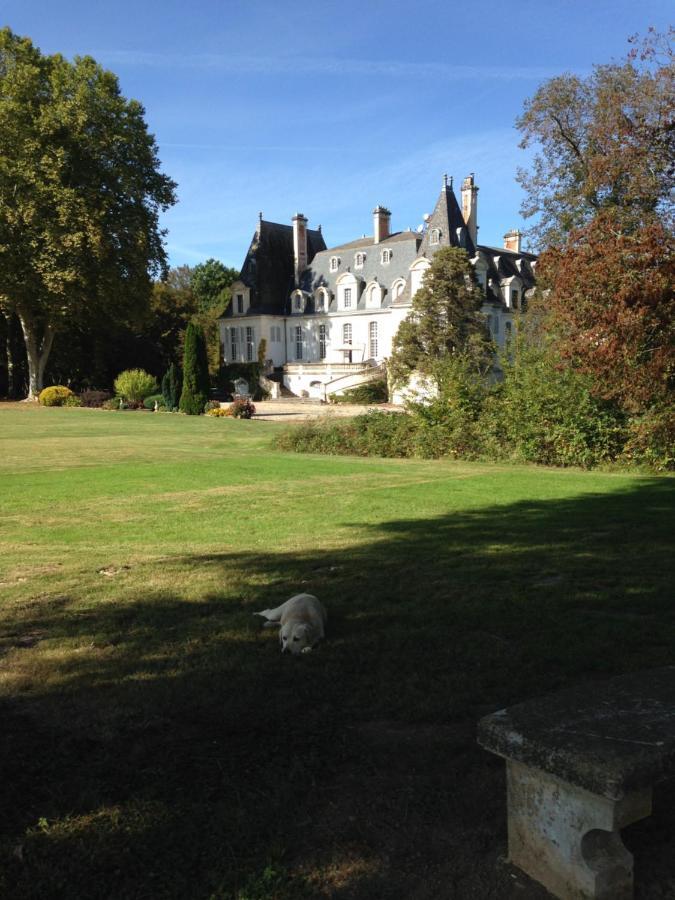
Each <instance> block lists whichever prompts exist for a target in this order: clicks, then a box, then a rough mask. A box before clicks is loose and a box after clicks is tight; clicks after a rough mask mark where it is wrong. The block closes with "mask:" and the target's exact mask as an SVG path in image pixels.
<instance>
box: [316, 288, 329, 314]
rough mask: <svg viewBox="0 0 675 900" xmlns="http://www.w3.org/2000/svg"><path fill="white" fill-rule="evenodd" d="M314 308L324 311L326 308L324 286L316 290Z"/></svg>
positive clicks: (326, 293)
mask: <svg viewBox="0 0 675 900" xmlns="http://www.w3.org/2000/svg"><path fill="white" fill-rule="evenodd" d="M316 309H317V312H325V311H326V310H327V309H328V291H327V290H326V289H325V288H319V290H318V291H317V292H316Z"/></svg>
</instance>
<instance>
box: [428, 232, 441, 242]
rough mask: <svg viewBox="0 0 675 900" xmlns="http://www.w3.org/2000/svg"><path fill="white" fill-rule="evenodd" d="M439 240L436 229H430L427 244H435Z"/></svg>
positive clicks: (439, 236)
mask: <svg viewBox="0 0 675 900" xmlns="http://www.w3.org/2000/svg"><path fill="white" fill-rule="evenodd" d="M440 239H441V232H440V231H439V230H438V228H432V229H431V234H430V235H429V243H430V244H437V243H438V242H439V241H440Z"/></svg>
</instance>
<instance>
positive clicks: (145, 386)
mask: <svg viewBox="0 0 675 900" xmlns="http://www.w3.org/2000/svg"><path fill="white" fill-rule="evenodd" d="M156 392H157V382H156V381H155V379H154V378H153V376H152V375H149V374H148V373H147V372H144V371H143V369H127V370H126V372H121V373H120V374H119V375H118V376H117V378H116V379H115V393H116V394H117V395H118V396H119V397H122V398H124V400H126V401H127V402H128V403H130V404H132V405H140V404H142V403H143V401H144V400H145V398H146V397H147V396H148V395H150V394H154V393H156Z"/></svg>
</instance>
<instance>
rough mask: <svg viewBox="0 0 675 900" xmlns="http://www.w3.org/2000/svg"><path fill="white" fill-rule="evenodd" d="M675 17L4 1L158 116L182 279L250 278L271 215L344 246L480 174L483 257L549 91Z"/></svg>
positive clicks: (468, 8) (253, 2) (556, 3)
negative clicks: (223, 274)
mask: <svg viewBox="0 0 675 900" xmlns="http://www.w3.org/2000/svg"><path fill="white" fill-rule="evenodd" d="M671 10H672V5H671V3H669V2H665V0H642V2H641V3H639V4H636V3H634V2H632V0H631V2H627V0H613V2H609V0H538V2H535V0H512V2H510V3H509V2H504V0H501V2H492V0H490V2H488V0H483V2H481V0H478V2H473V3H463V4H458V3H456V2H452V0H445V2H439V0H427V2H422V0H417V2H415V3H412V2H407V3H403V2H399V0H387V2H385V0H361V2H353V0H342V2H339V3H338V2H333V0H323V2H322V0H317V2H315V3H313V4H312V3H308V2H307V0H236V2H235V0H226V2H225V0H220V2H217V0H193V2H192V3H191V4H188V3H187V2H185V0H135V2H131V0H116V2H115V3H105V4H104V3H97V2H92V0H59V2H54V0H41V2H39V0H0V13H2V16H1V19H2V24H6V25H9V26H10V27H11V28H12V29H13V30H14V31H16V32H17V33H20V34H25V35H28V36H30V37H31V38H32V39H33V41H34V42H35V43H36V44H37V45H38V46H39V47H40V48H41V49H42V51H43V52H46V53H53V52H57V51H58V52H61V53H63V54H64V55H66V56H68V57H72V56H74V55H76V54H79V55H83V54H90V55H92V56H94V57H95V58H96V59H97V60H98V61H99V62H101V63H102V64H103V65H105V66H106V67H107V68H110V69H112V70H113V71H115V72H116V73H117V74H118V75H119V77H120V81H121V87H122V91H123V93H124V94H125V95H126V96H127V97H135V98H137V99H138V100H140V101H141V102H142V103H143V105H144V106H145V108H146V111H147V121H148V124H149V127H150V129H151V131H152V132H153V133H154V134H155V136H156V138H157V141H158V144H159V148H160V156H161V159H162V164H163V168H164V170H165V171H166V172H167V173H168V174H170V175H171V176H172V177H173V178H174V179H175V180H176V181H177V182H178V185H179V188H178V193H179V203H178V204H177V206H176V207H174V208H173V209H172V210H171V211H170V212H169V213H168V214H167V215H166V216H165V217H164V226H165V227H166V228H167V229H168V237H167V248H168V251H169V256H170V260H171V263H172V264H173V265H180V264H183V263H187V264H189V265H194V264H196V263H198V262H200V261H203V260H204V259H206V258H208V257H210V256H213V257H216V258H217V259H221V260H222V261H223V262H224V263H226V264H227V265H233V266H235V267H239V266H240V265H241V262H242V260H243V257H244V254H245V252H246V249H247V247H248V244H249V241H250V239H251V235H252V233H253V231H254V228H255V224H256V220H257V216H258V211H260V210H261V211H262V212H263V214H264V217H265V218H266V219H271V220H273V221H278V222H288V223H290V220H291V217H292V215H293V214H294V213H295V212H297V211H300V212H303V213H304V214H305V215H306V216H307V217H308V218H309V220H310V227H316V226H317V225H318V224H319V223H321V224H322V226H323V231H324V236H325V238H326V241H327V243H328V245H329V246H330V245H333V244H339V243H341V242H344V241H347V240H351V239H353V238H355V237H360V236H361V234H363V233H372V216H371V211H372V209H373V207H374V206H376V205H377V204H383V205H386V206H388V207H389V208H390V209H391V210H392V228H393V229H395V230H400V229H403V228H406V227H408V226H411V227H416V226H417V225H418V224H419V223H420V222H421V220H422V216H423V214H424V213H425V212H430V211H431V209H432V207H433V205H434V202H435V200H436V197H437V195H438V192H439V189H440V185H441V179H442V175H443V173H444V172H447V173H448V174H449V175H453V176H454V178H455V186H456V187H458V185H459V182H460V180H461V178H462V177H463V176H465V175H466V174H468V173H469V172H475V173H476V182H477V184H478V185H479V187H480V193H479V205H478V213H479V218H478V221H479V225H480V240H481V242H482V243H488V244H498V245H499V244H501V239H502V235H503V234H504V232H505V231H506V230H507V229H509V228H511V227H514V226H520V227H526V223H523V221H522V220H521V218H520V215H519V212H518V210H519V206H520V202H521V196H520V190H519V188H518V186H517V184H516V183H515V174H516V169H517V167H518V166H522V165H526V164H527V156H526V155H525V153H524V152H523V151H522V150H519V149H518V134H517V132H516V131H515V129H514V120H515V118H516V116H517V115H518V114H519V112H520V111H521V110H522V106H523V101H524V100H525V98H527V97H528V96H531V95H532V94H533V93H534V91H535V90H536V87H537V85H538V84H539V83H540V82H541V81H542V80H543V79H545V78H547V77H550V76H553V75H556V74H559V73H560V72H563V71H576V72H581V73H583V72H586V71H588V70H589V69H590V67H591V66H592V64H593V63H594V62H605V61H608V60H610V59H612V58H619V57H622V56H624V55H625V53H626V51H627V49H628V48H627V43H626V41H627V38H628V36H629V35H630V34H632V33H634V32H636V31H638V32H641V33H644V32H646V30H647V27H648V26H649V25H655V26H657V27H658V28H660V29H663V28H664V27H665V25H666V24H667V23H668V21H669V19H670V18H672V14H671V16H669V13H670V12H671Z"/></svg>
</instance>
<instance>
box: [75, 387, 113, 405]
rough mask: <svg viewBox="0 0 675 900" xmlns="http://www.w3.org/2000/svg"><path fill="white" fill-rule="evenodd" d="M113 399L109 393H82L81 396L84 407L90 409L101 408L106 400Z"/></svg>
mask: <svg viewBox="0 0 675 900" xmlns="http://www.w3.org/2000/svg"><path fill="white" fill-rule="evenodd" d="M111 398H112V395H111V394H110V393H109V392H108V391H82V393H81V394H80V400H81V401H82V406H87V407H89V408H90V409H98V408H100V407H101V406H103V404H104V403H105V401H106V400H110V399H111ZM118 405H119V404H118Z"/></svg>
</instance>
